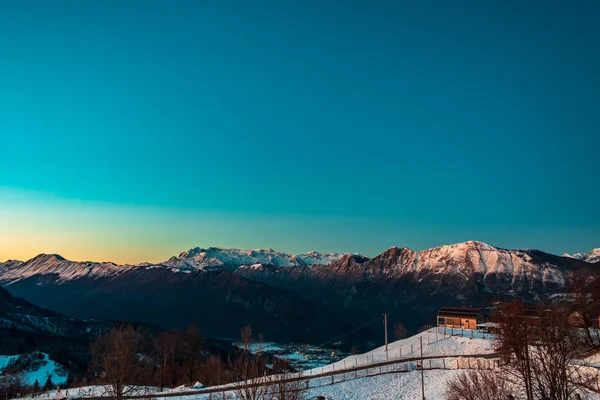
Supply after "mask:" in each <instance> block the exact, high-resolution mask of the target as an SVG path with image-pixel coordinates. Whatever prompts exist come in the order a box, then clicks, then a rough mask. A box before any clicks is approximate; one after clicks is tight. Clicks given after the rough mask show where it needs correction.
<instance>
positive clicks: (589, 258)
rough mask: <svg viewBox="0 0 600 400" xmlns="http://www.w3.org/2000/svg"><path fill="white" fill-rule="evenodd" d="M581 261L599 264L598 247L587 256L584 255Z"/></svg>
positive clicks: (599, 253) (599, 250)
mask: <svg viewBox="0 0 600 400" xmlns="http://www.w3.org/2000/svg"><path fill="white" fill-rule="evenodd" d="M582 260H583V261H587V262H589V263H597V262H600V247H599V248H597V249H594V250H592V251H590V252H589V253H587V254H584V255H583V257H582Z"/></svg>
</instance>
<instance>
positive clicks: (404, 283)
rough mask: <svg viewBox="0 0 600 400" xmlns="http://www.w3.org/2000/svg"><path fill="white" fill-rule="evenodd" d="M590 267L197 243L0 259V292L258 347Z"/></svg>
mask: <svg viewBox="0 0 600 400" xmlns="http://www.w3.org/2000/svg"><path fill="white" fill-rule="evenodd" d="M590 254H593V252H592V253H590ZM591 259H593V258H591ZM599 266H600V263H590V262H587V261H584V260H580V259H576V258H573V257H562V256H557V255H553V254H549V253H545V252H542V251H539V250H532V249H520V250H506V249H501V248H497V247H494V246H490V245H488V244H486V243H483V242H478V241H468V242H463V243H455V244H451V245H444V246H439V247H434V248H431V249H427V250H423V251H414V250H411V249H409V248H406V247H395V246H393V247H390V248H389V249H387V250H385V251H384V252H382V253H381V254H379V255H377V256H375V257H372V258H369V257H365V256H361V255H359V254H339V253H333V254H321V253H305V254H304V255H299V256H293V255H289V254H285V253H279V252H275V251H274V250H271V249H260V250H238V249H233V250H232V249H218V248H200V247H197V248H192V249H190V250H189V251H187V252H183V253H180V255H179V256H177V257H171V258H170V259H169V260H167V261H166V262H164V263H157V264H149V263H148V264H145V263H142V264H138V265H128V264H126V265H116V264H113V263H106V262H104V263H94V262H89V261H86V262H74V261H69V260H65V259H63V258H62V257H59V256H55V255H42V256H39V257H34V258H33V259H31V260H28V261H25V262H21V261H11V262H8V263H0V285H2V286H4V287H5V288H6V289H8V290H9V291H10V292H11V293H13V294H14V295H16V296H18V297H22V298H24V299H26V300H28V301H30V302H32V303H33V304H36V305H38V306H41V307H44V308H47V309H51V310H53V311H57V312H59V313H61V314H64V315H67V316H70V317H73V318H98V319H106V318H110V319H119V320H130V321H140V322H144V323H147V324H152V325H156V326H161V327H164V328H182V327H185V326H186V325H189V324H190V323H196V324H198V325H200V326H203V330H204V331H206V333H207V335H213V336H218V337H235V336H237V335H238V334H239V329H240V328H241V327H242V326H244V325H246V324H252V326H253V327H255V328H256V330H257V331H258V332H263V333H265V334H267V335H268V337H269V339H275V338H278V339H283V340H291V338H294V339H295V340H301V341H306V342H308V341H317V340H320V339H323V338H325V337H326V336H327V335H328V334H330V333H341V332H343V330H342V327H343V326H345V327H351V326H356V325H359V324H360V321H365V320H371V319H373V318H375V317H376V316H377V315H381V313H382V312H389V313H390V315H391V316H392V317H391V320H390V321H391V323H394V322H398V323H402V324H404V325H406V326H407V327H408V329H418V328H419V327H421V326H423V325H425V324H428V323H431V321H432V320H433V318H434V317H435V313H436V312H437V309H439V307H441V306H448V305H454V306H482V305H486V304H490V302H493V301H497V300H499V299H514V298H522V299H525V300H528V301H535V300H542V301H543V300H547V299H550V298H551V297H552V296H553V295H556V294H558V293H568V291H569V290H570V288H572V282H573V281H574V280H575V278H577V276H579V277H580V276H581V275H583V276H584V277H585V279H593V278H594V277H595V276H597V275H598V274H600V268H598V267H599ZM73 299H76V301H73ZM394 319H395V321H394ZM203 321H216V322H205V323H204V324H203ZM206 323H208V325H206ZM338 331H339V332H338Z"/></svg>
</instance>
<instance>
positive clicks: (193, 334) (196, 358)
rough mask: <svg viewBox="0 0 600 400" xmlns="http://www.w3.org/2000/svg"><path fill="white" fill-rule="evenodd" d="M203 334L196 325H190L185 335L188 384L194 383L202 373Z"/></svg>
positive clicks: (185, 366) (185, 367)
mask: <svg viewBox="0 0 600 400" xmlns="http://www.w3.org/2000/svg"><path fill="white" fill-rule="evenodd" d="M202 341H203V339H202V333H201V332H200V328H198V327H197V326H196V325H190V326H189V327H188V328H187V330H186V331H185V334H184V342H185V347H186V351H185V355H186V357H185V358H186V360H185V365H184V369H185V375H186V379H187V382H188V383H193V382H194V381H195V380H196V378H197V376H198V373H199V371H200V352H201V350H202Z"/></svg>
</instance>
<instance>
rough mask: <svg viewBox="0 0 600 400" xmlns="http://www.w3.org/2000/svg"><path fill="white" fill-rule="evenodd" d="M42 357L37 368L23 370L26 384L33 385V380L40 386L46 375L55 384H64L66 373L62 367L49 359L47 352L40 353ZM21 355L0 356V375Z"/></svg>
mask: <svg viewBox="0 0 600 400" xmlns="http://www.w3.org/2000/svg"><path fill="white" fill-rule="evenodd" d="M42 354H43V356H44V358H43V360H41V361H40V363H39V366H38V368H36V369H34V370H31V371H23V373H24V375H25V379H26V382H27V385H33V384H34V383H35V381H36V380H37V381H38V384H39V385H40V386H42V385H43V384H44V383H45V382H46V380H47V379H48V377H50V378H51V379H52V383H54V384H55V385H64V384H65V383H66V382H67V378H68V373H67V372H66V371H65V370H64V368H63V367H62V366H61V365H59V364H57V363H56V362H55V361H53V360H51V359H50V357H49V356H48V354H46V353H42ZM20 356H21V355H13V356H0V376H2V375H3V374H4V370H5V369H6V367H7V366H9V365H10V363H11V362H14V361H15V360H17V359H18V358H19V357H20Z"/></svg>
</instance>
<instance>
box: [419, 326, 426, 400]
mask: <svg viewBox="0 0 600 400" xmlns="http://www.w3.org/2000/svg"><path fill="white" fill-rule="evenodd" d="M419 341H420V342H421V398H422V399H423V400H425V376H424V371H423V369H424V368H423V367H424V365H423V336H419Z"/></svg>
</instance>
